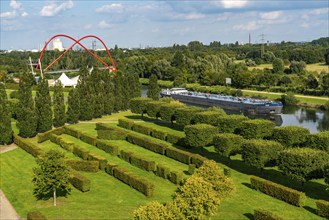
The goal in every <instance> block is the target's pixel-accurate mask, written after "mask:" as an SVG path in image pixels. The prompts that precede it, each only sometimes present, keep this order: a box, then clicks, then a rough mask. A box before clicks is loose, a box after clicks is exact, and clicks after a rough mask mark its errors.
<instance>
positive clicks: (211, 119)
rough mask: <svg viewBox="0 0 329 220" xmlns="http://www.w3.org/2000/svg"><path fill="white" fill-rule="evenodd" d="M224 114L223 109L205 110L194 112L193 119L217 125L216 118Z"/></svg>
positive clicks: (198, 122) (196, 121) (201, 122)
mask: <svg viewBox="0 0 329 220" xmlns="http://www.w3.org/2000/svg"><path fill="white" fill-rule="evenodd" d="M224 115H226V113H225V112H224V111H205V112H198V113H196V114H195V117H194V120H195V123H197V124H209V125H214V126H217V125H218V121H217V119H218V118H219V117H221V116H224Z"/></svg>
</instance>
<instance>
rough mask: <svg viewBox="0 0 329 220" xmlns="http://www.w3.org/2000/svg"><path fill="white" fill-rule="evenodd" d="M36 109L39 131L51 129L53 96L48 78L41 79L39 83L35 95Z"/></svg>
mask: <svg viewBox="0 0 329 220" xmlns="http://www.w3.org/2000/svg"><path fill="white" fill-rule="evenodd" d="M35 111H36V116H37V131H38V132H45V131H49V130H51V128H52V125H53V122H52V117H53V111H52V109H51V97H50V94H49V86H48V81H47V80H46V79H41V80H40V81H39V83H38V87H37V93H36V97H35Z"/></svg>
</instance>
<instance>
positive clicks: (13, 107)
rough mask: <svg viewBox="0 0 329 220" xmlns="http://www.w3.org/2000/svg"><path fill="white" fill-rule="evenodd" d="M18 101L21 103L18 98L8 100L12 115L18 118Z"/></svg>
mask: <svg viewBox="0 0 329 220" xmlns="http://www.w3.org/2000/svg"><path fill="white" fill-rule="evenodd" d="M18 103H19V100H18V99H9V100H7V104H8V111H9V112H10V116H11V117H12V118H14V119H17V112H18Z"/></svg>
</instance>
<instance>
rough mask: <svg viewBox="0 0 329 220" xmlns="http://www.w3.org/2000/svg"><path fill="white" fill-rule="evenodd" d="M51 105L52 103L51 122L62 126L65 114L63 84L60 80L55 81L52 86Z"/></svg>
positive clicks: (56, 125)
mask: <svg viewBox="0 0 329 220" xmlns="http://www.w3.org/2000/svg"><path fill="white" fill-rule="evenodd" d="M53 105H54V122H53V124H54V126H55V127H60V126H63V125H64V124H65V122H66V115H65V104H64V93H63V86H62V84H61V82H60V81H58V82H56V84H55V87H54V97H53Z"/></svg>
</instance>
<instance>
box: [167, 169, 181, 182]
mask: <svg viewBox="0 0 329 220" xmlns="http://www.w3.org/2000/svg"><path fill="white" fill-rule="evenodd" d="M169 180H170V182H172V183H174V184H181V183H182V182H183V175H182V173H180V172H177V171H171V172H170V177H169Z"/></svg>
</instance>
